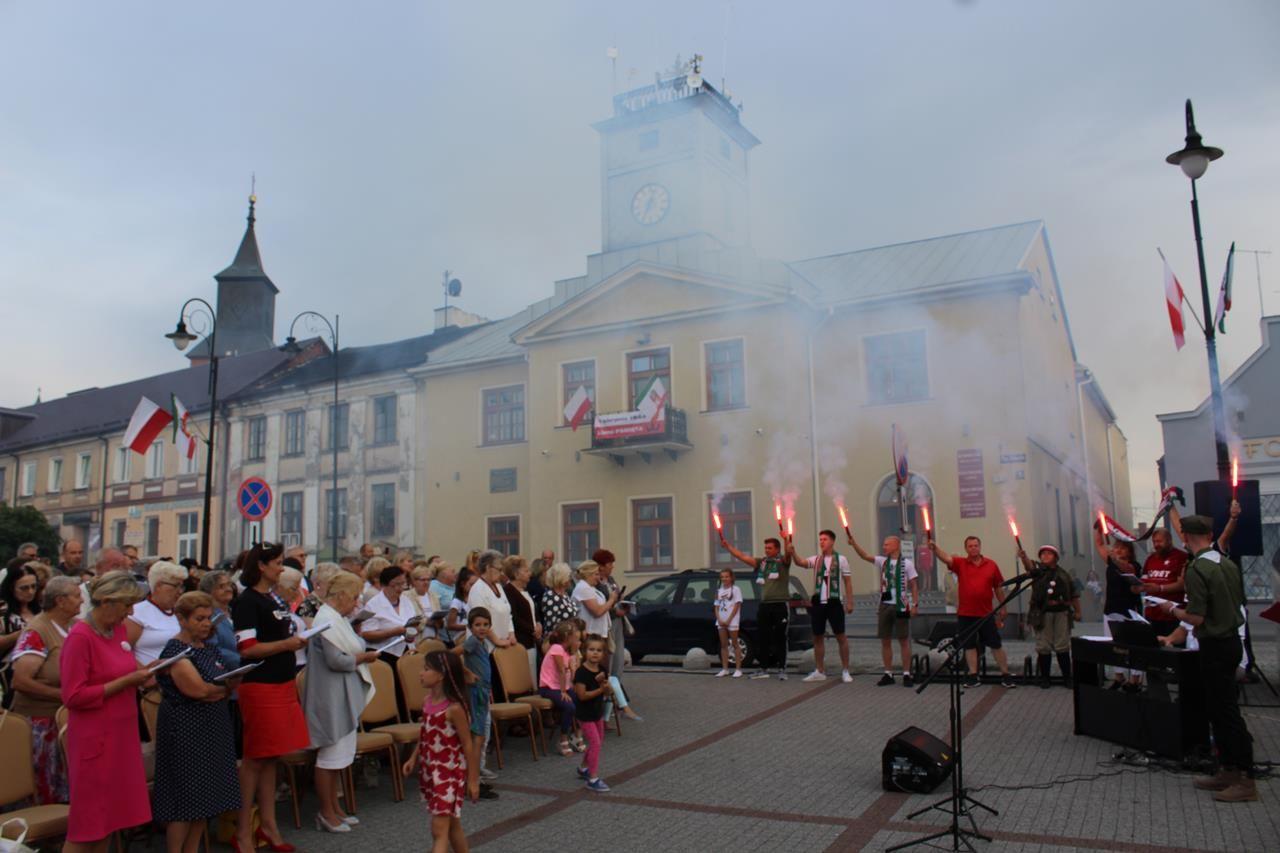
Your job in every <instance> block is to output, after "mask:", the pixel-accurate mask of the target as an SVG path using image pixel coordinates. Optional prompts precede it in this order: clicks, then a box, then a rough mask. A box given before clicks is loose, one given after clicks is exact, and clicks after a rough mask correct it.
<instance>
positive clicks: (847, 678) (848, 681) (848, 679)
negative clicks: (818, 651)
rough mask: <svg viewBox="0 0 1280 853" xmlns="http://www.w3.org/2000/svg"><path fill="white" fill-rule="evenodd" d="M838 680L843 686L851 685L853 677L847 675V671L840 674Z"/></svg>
mask: <svg viewBox="0 0 1280 853" xmlns="http://www.w3.org/2000/svg"><path fill="white" fill-rule="evenodd" d="M840 680H841V681H843V682H844V683H845V684H853V676H852V675H850V674H849V670H847V669H846V670H845V671H844V672H842V673H840Z"/></svg>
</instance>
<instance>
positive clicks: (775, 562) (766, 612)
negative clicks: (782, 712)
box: [720, 533, 791, 681]
mask: <svg viewBox="0 0 1280 853" xmlns="http://www.w3.org/2000/svg"><path fill="white" fill-rule="evenodd" d="M720 545H721V547H723V548H724V549H725V550H726V551H728V552H729V553H730V554H732V555H733V556H734V557H735V558H736V559H738V560H741V561H742V562H744V563H746V564H747V565H748V566H750V567H751V568H753V569H755V570H756V577H755V581H756V583H758V584H760V585H761V587H762V588H761V591H760V609H759V610H758V611H757V612H756V659H757V660H758V661H759V662H760V671H759V672H757V673H756V674H754V675H752V676H751V677H752V678H757V679H758V678H768V677H769V669H770V667H776V668H777V670H778V678H779V679H781V680H783V681H786V680H787V628H788V626H789V624H790V617H791V604H790V601H791V559H790V558H789V557H788V556H787V555H786V554H784V553H782V543H781V542H780V541H778V540H777V539H775V538H773V537H770V538H768V539H766V540H764V556H763V557H753V556H751V555H750V554H744V553H742V552H741V551H739V550H738V549H737V548H735V547H733V546H732V545H730V544H729V543H728V542H726V541H725V538H724V533H721V534H720Z"/></svg>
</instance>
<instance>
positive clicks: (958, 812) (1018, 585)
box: [888, 572, 1036, 851]
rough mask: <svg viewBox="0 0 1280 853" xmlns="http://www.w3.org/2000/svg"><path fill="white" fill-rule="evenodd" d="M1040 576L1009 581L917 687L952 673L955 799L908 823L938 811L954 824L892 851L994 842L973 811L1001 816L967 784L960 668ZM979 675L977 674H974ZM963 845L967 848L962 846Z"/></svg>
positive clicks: (931, 806) (943, 801)
mask: <svg viewBox="0 0 1280 853" xmlns="http://www.w3.org/2000/svg"><path fill="white" fill-rule="evenodd" d="M1035 577H1036V574H1035V573H1034V572H1031V573H1027V574H1024V575H1017V576H1015V577H1014V578H1013V579H1012V580H1010V581H1006V585H1012V587H1013V589H1012V591H1010V592H1009V594H1008V595H1006V596H1005V597H1004V598H1003V599H1002V600H1001V601H1000V603H999V604H997V605H996V606H995V607H994V608H992V610H991V612H990V613H988V614H987V615H986V616H984V617H982V619H980V620H978V621H977V622H975V623H974V624H973V625H971V626H970V627H969V628H968V629H967V630H965V631H964V632H963V633H958V634H956V636H955V638H954V639H953V640H952V643H951V648H950V649H948V650H947V659H946V661H945V662H944V663H943V665H942V666H940V667H938V668H937V669H935V670H934V671H933V672H931V673H929V675H928V677H927V678H925V680H924V681H923V682H921V684H920V686H919V687H917V688H916V693H917V694H919V693H923V692H924V690H925V688H927V687H928V686H929V685H930V684H932V683H933V681H934V679H936V678H937V677H938V676H939V675H940V674H941V673H942V672H943V670H946V669H949V670H951V711H950V717H951V756H952V761H951V796H949V797H946V798H944V799H941V800H938V801H937V802H936V803H931V804H929V805H927V806H925V807H924V808H922V809H918V810H916V811H914V812H912V813H911V814H909V815H907V820H914V819H915V818H917V817H919V816H920V815H922V814H924V813H926V812H930V811H933V810H935V809H937V810H938V811H940V812H944V813H946V814H949V815H951V825H950V826H949V827H947V828H946V829H944V830H942V831H941V832H935V833H933V834H932V835H926V836H925V837H923V838H917V839H915V840H914V841H907V842H904V843H902V844H897V845H895V846H893V847H890V848H888V850H889V851H892V850H903V849H905V848H908V847H915V846H917V845H920V844H927V843H929V842H930V841H934V840H935V839H938V838H946V837H947V836H950V837H951V849H952V850H970V851H976V849H977V848H975V847H974V846H973V844H972V843H971V842H970V841H969V839H970V838H978V839H981V840H982V841H991V837H990V836H988V835H983V834H982V833H981V832H979V831H978V823H977V821H975V820H974V819H973V810H974V809H975V808H979V809H983V810H984V811H987V812H990V813H991V814H993V815H998V814H1000V813H999V812H998V811H996V810H995V809H993V808H991V806H988V805H987V804H986V803H982V802H979V801H978V800H976V799H974V798H973V797H972V796H970V795H969V790H968V789H967V788H966V787H965V784H964V751H963V749H962V748H961V742H962V740H963V734H964V731H963V728H964V727H963V724H962V720H961V715H960V696H961V694H962V693H963V691H962V689H961V679H960V666H959V664H960V663H961V661H962V660H963V659H964V650H965V646H966V645H968V642H969V640H970V639H971V638H972V637H973V636H975V635H976V634H977V633H978V631H980V630H981V629H982V626H983V625H985V624H987V622H989V621H992V620H994V619H995V615H996V613H997V612H999V611H1000V610H1002V609H1004V607H1005V605H1007V604H1008V603H1009V602H1010V601H1012V600H1013V599H1015V598H1017V597H1018V596H1019V595H1021V594H1022V592H1023V590H1025V589H1026V587H1027V585H1028V584H1029V582H1030V581H1032V580H1034V579H1035ZM974 676H975V677H976V676H977V673H976V672H975V673H974ZM962 817H964V818H968V820H969V826H970V827H972V829H964V828H962V827H961V826H960V818H962ZM961 845H963V847H962V846H961Z"/></svg>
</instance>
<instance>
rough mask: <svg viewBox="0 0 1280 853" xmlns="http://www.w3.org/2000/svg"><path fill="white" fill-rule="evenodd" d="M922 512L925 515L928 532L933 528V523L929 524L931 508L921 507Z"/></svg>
mask: <svg viewBox="0 0 1280 853" xmlns="http://www.w3.org/2000/svg"><path fill="white" fill-rule="evenodd" d="M920 514H921V515H922V516H924V532H925V533H928V532H929V531H930V530H932V529H933V527H932V525H930V524H929V508H928V507H927V506H922V507H920Z"/></svg>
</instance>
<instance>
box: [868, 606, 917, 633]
mask: <svg viewBox="0 0 1280 853" xmlns="http://www.w3.org/2000/svg"><path fill="white" fill-rule="evenodd" d="M876 636H877V637H879V638H880V639H882V640H889V639H894V640H905V639H907V638H908V637H910V636H911V613H910V611H908V612H906V613H899V612H898V608H897V606H896V605H893V604H881V605H880V609H879V610H878V611H877V613H876Z"/></svg>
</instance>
